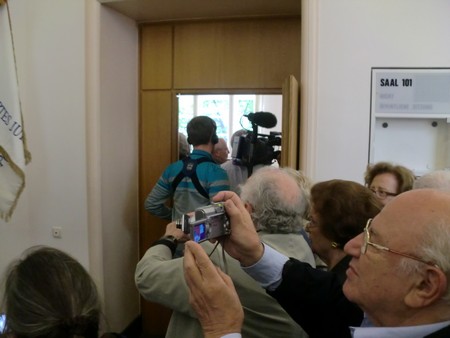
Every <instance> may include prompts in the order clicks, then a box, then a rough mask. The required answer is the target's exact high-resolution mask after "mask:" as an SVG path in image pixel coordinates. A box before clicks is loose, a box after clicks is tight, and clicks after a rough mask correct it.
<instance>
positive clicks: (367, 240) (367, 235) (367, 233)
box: [361, 218, 440, 269]
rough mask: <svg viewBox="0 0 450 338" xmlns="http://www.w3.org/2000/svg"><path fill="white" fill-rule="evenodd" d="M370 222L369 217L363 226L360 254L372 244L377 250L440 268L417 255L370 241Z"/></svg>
mask: <svg viewBox="0 0 450 338" xmlns="http://www.w3.org/2000/svg"><path fill="white" fill-rule="evenodd" d="M371 223H372V218H369V220H368V221H367V224H366V227H365V228H364V242H363V245H361V255H365V253H366V252H367V247H368V246H369V245H372V246H373V247H374V248H377V249H378V250H383V251H388V252H390V253H393V254H396V255H400V256H403V257H407V258H411V259H414V260H415V261H418V262H422V263H425V264H428V265H431V266H434V267H436V268H438V269H440V268H439V266H438V265H437V264H435V263H433V262H430V261H425V260H423V259H421V258H419V257H416V256H414V255H410V254H407V253H403V252H399V251H396V250H392V249H389V248H387V247H385V246H382V245H380V244H376V243H373V242H371V241H370V225H371Z"/></svg>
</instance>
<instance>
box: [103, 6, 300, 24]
mask: <svg viewBox="0 0 450 338" xmlns="http://www.w3.org/2000/svg"><path fill="white" fill-rule="evenodd" d="M98 1H99V2H100V3H101V4H103V5H104V6H107V7H110V8H112V9H114V10H116V11H118V12H120V13H122V14H124V15H125V16H127V17H130V18H132V19H134V20H136V22H137V23H144V22H158V21H176V20H199V19H225V18H240V17H258V16H284V15H300V12H301V11H300V9H301V0H98Z"/></svg>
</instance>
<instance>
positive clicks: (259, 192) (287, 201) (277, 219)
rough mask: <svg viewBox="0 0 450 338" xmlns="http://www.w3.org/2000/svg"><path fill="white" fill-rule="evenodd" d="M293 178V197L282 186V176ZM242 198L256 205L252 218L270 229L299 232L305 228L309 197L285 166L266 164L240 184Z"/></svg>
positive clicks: (267, 230) (259, 225) (270, 231)
mask: <svg viewBox="0 0 450 338" xmlns="http://www.w3.org/2000/svg"><path fill="white" fill-rule="evenodd" d="M282 177H284V178H285V179H288V180H292V183H293V185H292V188H293V189H295V191H294V198H290V197H287V195H286V194H285V191H283V189H282V188H280V187H279V185H278V183H279V180H280V178H282ZM241 189H242V190H241V195H240V196H241V199H242V201H243V202H244V203H249V204H250V205H251V206H252V207H253V212H252V215H251V216H252V219H253V222H254V223H255V225H256V226H257V228H258V229H260V230H263V231H265V232H268V233H298V232H299V231H300V230H301V228H302V221H303V218H302V216H303V214H304V213H305V211H306V206H307V203H306V199H305V198H304V195H303V194H302V191H301V189H300V188H299V186H298V185H297V184H295V180H294V179H293V177H292V176H290V174H288V173H287V171H286V170H285V169H283V168H275V167H263V168H261V169H259V170H258V171H257V172H255V173H254V174H253V175H252V176H251V177H250V178H249V179H248V180H247V182H246V183H245V184H244V185H243V186H242V187H241Z"/></svg>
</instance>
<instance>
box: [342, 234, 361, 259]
mask: <svg viewBox="0 0 450 338" xmlns="http://www.w3.org/2000/svg"><path fill="white" fill-rule="evenodd" d="M363 236H364V234H363V233H361V234H359V235H358V236H356V237H353V238H352V239H351V240H349V241H348V242H347V244H345V246H344V251H345V253H347V254H348V255H350V256H353V257H359V256H360V255H361V246H362V244H363V241H364V239H363Z"/></svg>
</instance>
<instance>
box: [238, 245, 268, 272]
mask: <svg viewBox="0 0 450 338" xmlns="http://www.w3.org/2000/svg"><path fill="white" fill-rule="evenodd" d="M263 255H264V244H263V243H262V242H260V243H259V245H258V247H257V248H256V249H255V250H252V251H251V254H250V255H248V256H247V257H244V258H242V260H241V261H240V263H241V265H242V266H244V267H245V266H252V265H254V264H256V263H257V262H259V260H260V259H261V258H262V256H263Z"/></svg>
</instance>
